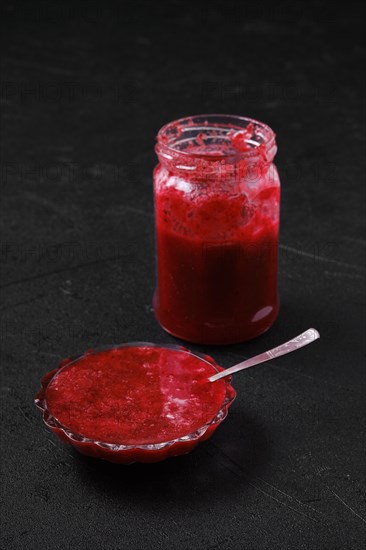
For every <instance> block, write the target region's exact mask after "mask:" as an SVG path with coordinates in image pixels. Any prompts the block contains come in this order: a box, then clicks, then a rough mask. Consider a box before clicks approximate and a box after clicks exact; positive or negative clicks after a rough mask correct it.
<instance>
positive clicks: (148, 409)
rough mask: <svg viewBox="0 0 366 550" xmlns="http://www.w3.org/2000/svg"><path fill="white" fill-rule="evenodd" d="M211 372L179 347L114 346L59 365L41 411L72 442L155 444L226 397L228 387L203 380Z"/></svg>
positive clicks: (201, 419)
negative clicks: (68, 434) (69, 434)
mask: <svg viewBox="0 0 366 550" xmlns="http://www.w3.org/2000/svg"><path fill="white" fill-rule="evenodd" d="M210 361H212V359H210ZM218 370H221V369H220V368H219V367H218V368H215V367H214V366H213V365H212V364H211V363H210V362H207V361H206V360H204V359H201V358H200V357H197V356H195V355H193V354H191V353H189V352H188V351H185V350H184V348H181V349H179V348H177V349H172V348H163V347H157V346H149V345H140V346H121V347H117V348H114V349H110V350H107V351H100V352H91V353H87V354H85V355H84V356H82V357H81V358H79V359H77V360H75V361H74V362H71V363H69V364H66V366H64V367H63V368H61V369H60V370H59V371H58V372H57V373H56V375H55V376H54V377H53V378H52V379H51V380H50V382H49V383H48V385H47V387H46V389H45V395H44V398H43V399H44V401H45V402H46V407H47V411H48V413H50V414H51V415H52V416H53V417H54V418H55V419H56V420H57V422H58V423H60V424H61V425H62V426H63V427H64V428H66V429H67V430H68V431H70V432H72V433H73V434H76V435H78V436H82V437H84V438H88V439H91V440H95V441H99V442H104V443H111V444H115V445H118V444H122V445H150V444H158V443H162V442H168V441H172V440H175V439H178V438H180V437H184V436H187V435H189V434H192V433H193V432H195V431H196V430H198V429H200V428H201V427H202V426H205V425H206V424H208V423H209V422H210V421H212V420H213V419H214V418H215V416H216V415H217V413H218V411H220V409H221V408H222V406H223V404H224V401H225V398H226V395H227V381H225V380H219V381H217V382H215V383H210V382H209V381H208V380H207V378H208V377H209V376H211V375H212V374H213V373H215V372H217V371H218Z"/></svg>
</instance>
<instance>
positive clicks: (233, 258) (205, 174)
mask: <svg viewBox="0 0 366 550" xmlns="http://www.w3.org/2000/svg"><path fill="white" fill-rule="evenodd" d="M276 151H277V147H276V142H275V134H274V132H273V131H272V130H271V129H270V128H269V127H268V126H266V125H265V124H262V123H261V122H257V121H255V120H251V119H248V118H244V117H237V116H231V115H200V116H194V117H190V118H185V119H181V120H177V121H174V122H171V123H169V124H167V125H166V126H164V127H163V128H162V129H161V130H160V131H159V133H158V136H157V145H156V153H157V156H158V159H159V164H158V165H157V167H156V168H155V171H154V196H155V222H156V253H157V288H156V292H155V295H154V310H155V315H156V318H157V320H158V321H159V322H160V324H161V325H162V327H163V328H164V329H165V330H166V331H168V332H169V333H171V334H173V335H174V336H177V337H179V338H182V339H183V340H188V341H190V342H195V343H200V344H230V343H235V342H241V341H244V340H248V339H251V338H254V337H255V336H258V335H259V334H261V333H262V332H264V331H265V330H267V329H268V328H269V327H270V326H271V325H272V323H273V322H274V320H275V318H276V316H277V314H278V293H277V256H278V230H279V206H280V181H279V177H278V173H277V169H276V167H275V165H274V164H273V159H274V156H275V154H276Z"/></svg>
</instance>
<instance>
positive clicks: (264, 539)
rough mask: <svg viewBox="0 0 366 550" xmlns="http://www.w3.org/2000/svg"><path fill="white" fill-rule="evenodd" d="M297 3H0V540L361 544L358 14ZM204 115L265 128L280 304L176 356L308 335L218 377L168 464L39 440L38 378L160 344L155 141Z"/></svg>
mask: <svg viewBox="0 0 366 550" xmlns="http://www.w3.org/2000/svg"><path fill="white" fill-rule="evenodd" d="M301 4H302V5H301ZM301 4H296V3H283V4H278V3H276V4H275V5H272V6H271V7H269V6H265V4H263V3H262V2H259V3H253V2H251V3H244V2H239V1H238V2H236V3H230V2H223V3H222V4H221V3H215V4H213V3H207V4H205V6H203V5H202V6H201V5H200V4H196V5H195V7H194V8H193V7H192V4H191V6H189V5H188V3H183V2H176V1H172V2H170V3H169V4H167V5H165V6H162V5H158V4H156V3H153V2H136V3H132V2H129V3H127V4H126V5H125V7H124V8H123V9H121V8H118V4H117V3H115V4H112V3H110V4H108V3H105V2H101V3H100V4H92V5H91V4H89V3H86V2H85V3H73V4H71V3H70V5H65V3H61V2H59V3H54V2H52V3H49V4H48V3H46V2H44V3H42V4H40V5H38V6H37V5H35V4H34V3H33V2H24V3H21V4H19V3H13V2H4V3H2V7H1V10H2V14H1V19H2V26H3V30H5V32H6V35H5V40H4V46H5V47H3V48H2V78H1V107H2V161H1V169H2V174H1V176H2V188H3V191H2V192H3V196H4V199H3V216H2V224H3V230H4V232H3V245H2V253H1V255H2V271H3V277H2V285H3V300H2V308H3V311H2V315H3V320H2V366H1V368H2V376H1V407H2V410H3V413H4V414H3V426H2V429H1V438H2V445H1V450H2V457H1V461H2V470H3V481H2V546H1V547H2V548H9V549H14V550H18V549H27V550H28V549H36V548H37V549H39V548H42V549H47V550H48V549H50V550H57V549H65V548H73V549H75V550H84V549H85V550H89V549H90V548H106V549H108V550H117V549H123V550H125V549H126V550H127V549H133V550H135V549H136V550H141V549H143V548H161V549H191V548H198V549H205V550H208V549H214V548H215V549H216V548H220V549H223V550H227V549H235V550H236V549H242V548H245V549H294V548H297V549H305V548H306V549H311V550H319V549H329V550H330V549H332V550H333V549H344V548H347V549H355V548H363V545H364V542H365V531H364V527H365V519H364V518H365V501H364V494H365V493H364V484H363V475H362V458H363V451H364V450H365V439H364V425H363V424H364V420H365V409H364V405H363V392H364V389H365V380H364V366H363V360H364V359H363V356H364V345H363V328H364V327H363V324H364V298H365V294H364V277H365V265H364V247H365V240H364V236H363V235H364V232H363V230H364V224H363V214H364V196H363V192H364V185H365V184H364V177H365V171H364V166H362V163H361V160H360V159H361V151H362V147H361V146H362V141H363V137H364V122H363V120H364V118H363V117H364V114H363V113H364V111H363V99H362V98H363V93H364V88H363V85H362V81H361V77H360V72H361V69H360V67H361V66H362V65H363V64H362V61H364V50H363V47H362V46H361V37H362V28H361V25H360V21H361V9H360V5H361V3H359V4H358V3H355V2H353V3H352V2H351V3H347V5H346V6H345V7H342V9H336V8H335V7H334V6H332V5H330V4H326V3H319V2H312V3H301ZM202 112H227V113H234V114H243V115H247V116H252V117H254V118H257V119H260V120H263V121H264V122H267V123H268V124H269V125H270V126H272V127H273V128H274V129H275V131H276V132H277V136H278V145H279V153H278V156H277V165H278V168H279V172H280V175H281V179H282V185H283V194H282V226H281V258H280V266H279V268H280V292H281V312H280V316H279V319H278V321H277V322H276V324H275V325H274V327H273V328H272V329H271V330H270V331H269V332H268V333H267V334H265V335H263V336H262V337H260V338H258V339H256V340H255V341H252V342H249V343H247V344H243V345H236V346H230V347H222V348H208V347H206V348H203V347H199V346H191V347H192V348H193V349H200V350H201V351H208V352H210V353H211V354H212V355H213V356H214V357H215V358H216V359H217V360H218V361H219V362H221V364H222V365H223V366H225V367H227V366H229V365H231V364H232V363H233V362H237V361H238V360H240V359H241V358H244V357H248V356H250V355H252V354H255V353H258V352H260V351H262V350H264V349H267V348H269V347H270V346H272V345H275V344H277V343H280V342H282V341H283V340H285V339H286V338H288V337H291V336H293V335H295V334H297V333H299V332H300V331H302V330H304V329H306V328H308V327H309V326H315V327H316V328H318V330H319V331H320V333H321V336H322V338H321V340H320V341H319V342H317V343H316V344H314V345H313V346H310V347H309V348H307V349H304V350H302V351H300V352H298V353H297V355H296V356H295V355H293V356H288V357H283V358H280V359H278V360H275V361H272V362H271V363H270V364H268V365H263V366H261V367H258V368H257V369H255V370H253V371H248V372H247V373H245V374H242V375H237V376H236V378H235V382H234V385H235V388H236V390H237V392H238V398H237V400H236V402H235V403H234V405H233V406H232V408H231V412H230V414H229V417H228V418H227V420H226V421H225V423H224V424H223V425H222V426H221V427H220V429H219V430H218V432H217V434H216V435H215V436H214V437H213V438H212V440H210V441H209V442H207V443H205V444H202V445H201V446H200V447H199V448H197V449H196V450H195V451H194V452H193V453H192V454H190V455H188V456H186V457H180V458H176V459H170V460H168V461H167V462H163V463H161V464H157V465H147V466H144V465H133V466H130V467H118V466H113V465H109V464H107V463H102V462H98V461H94V460H92V459H87V458H83V457H80V456H79V455H77V454H76V453H75V452H73V451H72V450H71V448H68V447H66V446H63V445H62V444H61V443H59V442H58V441H56V440H55V439H54V437H53V436H52V434H50V433H49V432H48V430H47V429H46V427H45V426H43V424H42V422H41V417H40V414H39V413H38V412H37V411H36V409H35V407H34V405H33V397H34V395H35V393H36V391H37V389H38V385H39V380H40V378H41V376H42V375H43V374H44V373H45V372H46V371H48V370H51V369H52V368H53V367H55V366H56V365H57V362H58V361H59V360H60V359H61V358H63V357H65V356H68V355H70V354H74V353H78V352H82V351H84V350H85V349H86V348H88V347H92V346H96V345H98V344H99V345H100V344H109V343H119V342H125V341H129V340H141V339H143V340H147V341H153V342H172V341H174V339H173V338H171V337H169V336H168V335H167V334H165V333H164V332H163V330H162V329H161V328H160V327H159V326H158V324H157V323H156V322H155V320H154V317H153V313H152V310H151V297H152V293H153V288H154V237H153V215H152V184H151V171H152V169H153V166H154V163H155V158H154V151H153V140H154V135H155V133H156V132H157V130H158V129H159V127H160V126H161V125H162V124H164V123H165V122H168V121H169V120H172V119H174V118H178V117H181V116H185V115H189V114H197V113H202Z"/></svg>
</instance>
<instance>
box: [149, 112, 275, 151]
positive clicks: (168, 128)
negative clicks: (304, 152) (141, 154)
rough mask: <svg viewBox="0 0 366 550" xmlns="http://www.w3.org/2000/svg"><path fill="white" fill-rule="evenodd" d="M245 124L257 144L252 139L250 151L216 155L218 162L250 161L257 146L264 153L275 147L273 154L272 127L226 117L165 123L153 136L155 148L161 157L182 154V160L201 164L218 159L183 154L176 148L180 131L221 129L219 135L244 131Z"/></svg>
mask: <svg viewBox="0 0 366 550" xmlns="http://www.w3.org/2000/svg"><path fill="white" fill-rule="evenodd" d="M249 124H253V126H254V127H255V130H256V133H257V135H258V137H259V138H260V140H261V141H258V142H254V141H253V140H252V145H253V146H252V148H251V149H249V150H246V151H240V150H238V151H231V152H225V151H223V153H222V154H220V158H221V159H222V160H227V159H244V158H252V157H255V156H257V155H258V147H259V146H260V145H262V147H264V148H265V149H266V151H267V152H268V153H270V152H271V151H272V150H273V148H275V149H274V154H275V152H276V134H275V132H274V131H273V130H272V128H270V127H269V126H268V125H267V124H265V123H263V122H260V121H259V120H256V119H254V118H249V117H244V116H240V115H230V114H203V115H193V116H190V117H183V118H179V119H177V120H173V121H171V122H168V123H167V124H165V125H164V126H162V128H160V130H159V132H158V134H157V136H156V141H157V144H156V149H157V152H158V153H159V154H162V155H163V156H166V157H167V158H170V159H171V158H173V157H174V156H177V155H179V156H180V155H182V156H184V157H185V158H188V157H191V158H196V159H204V160H205V161H210V160H212V161H217V160H218V156H217V155H214V154H209V153H205V152H203V151H194V150H193V151H192V150H189V151H185V150H184V149H180V148H179V147H178V146H177V145H178V144H179V138H180V137H181V135H182V134H183V133H184V132H188V131H193V130H200V131H202V132H204V131H205V130H218V129H221V130H222V131H223V132H225V131H226V133H228V132H230V131H231V130H237V131H240V130H245V129H246V128H247V127H248V126H249ZM224 135H225V133H223V136H224ZM183 141H184V140H181V143H182V142H183ZM274 154H273V156H274Z"/></svg>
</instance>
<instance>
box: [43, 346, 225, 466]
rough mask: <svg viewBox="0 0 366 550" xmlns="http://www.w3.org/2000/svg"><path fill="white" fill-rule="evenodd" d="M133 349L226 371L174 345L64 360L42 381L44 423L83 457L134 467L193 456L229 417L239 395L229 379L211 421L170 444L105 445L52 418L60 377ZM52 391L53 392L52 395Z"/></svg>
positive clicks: (100, 351)
mask: <svg viewBox="0 0 366 550" xmlns="http://www.w3.org/2000/svg"><path fill="white" fill-rule="evenodd" d="M131 347H134V348H137V349H142V348H144V349H149V350H155V351H157V348H159V349H161V350H164V353H168V350H172V351H174V353H176V352H179V353H184V354H188V355H189V357H190V358H192V359H194V358H195V360H197V359H198V360H199V361H201V362H203V363H204V365H202V366H204V367H205V369H206V371H207V366H208V365H209V372H210V373H211V372H212V374H214V373H215V372H220V371H222V370H223V369H222V368H221V367H220V366H218V365H217V364H216V363H215V361H214V360H213V359H212V358H211V357H209V356H207V355H201V354H198V353H192V352H191V351H189V350H188V349H186V348H184V347H180V346H174V345H156V344H150V343H145V342H134V343H129V344H122V345H119V346H113V347H110V348H103V349H98V350H90V351H88V352H86V353H85V354H83V355H80V356H77V357H71V358H68V359H65V360H64V361H62V362H61V364H60V366H59V367H58V368H57V369H54V370H53V371H51V372H49V373H48V374H46V375H45V376H44V377H43V379H42V382H41V389H40V391H39V392H38V394H37V395H36V398H35V404H36V405H37V407H39V408H40V409H41V410H42V411H43V420H44V422H45V424H46V425H47V426H48V427H49V428H50V429H51V430H52V432H53V433H54V434H55V435H56V436H57V437H58V438H59V439H61V440H62V441H63V442H65V443H68V444H71V445H72V446H73V447H74V448H75V449H77V450H78V451H79V452H80V453H82V454H85V455H89V456H93V457H97V458H102V459H105V460H108V461H110V462H115V463H119V464H131V463H133V462H159V461H161V460H164V459H166V458H168V457H171V456H177V455H181V454H186V453H188V452H190V451H191V450H192V449H193V448H194V447H195V446H196V445H197V444H198V443H200V442H201V441H204V440H206V439H208V438H209V437H210V436H211V435H212V434H213V433H214V431H215V430H216V428H217V427H218V426H219V424H221V422H222V421H223V420H224V419H225V417H226V415H227V413H228V408H229V406H230V405H231V403H232V402H233V401H234V399H235V396H236V392H235V390H234V389H233V387H232V386H231V384H230V381H231V379H230V378H228V379H226V378H224V379H223V380H222V381H220V382H221V383H222V384H223V386H222V388H223V391H222V394H220V396H221V395H222V400H221V398H220V403H217V410H215V411H214V414H213V416H212V417H210V419H209V420H208V421H207V419H206V421H205V423H204V424H202V425H199V426H198V427H197V426H195V429H194V431H191V432H189V433H187V434H184V435H182V434H181V433H179V436H177V437H174V438H169V440H167V441H159V442H154V443H152V442H149V443H148V444H139V443H133V444H129V442H128V441H126V444H124V443H121V442H112V441H110V440H109V441H103V440H102V439H103V438H101V439H97V438H96V437H87V436H86V435H83V434H82V433H77V431H75V429H71V428H70V425H69V426H67V425H66V424H67V422H66V423H65V422H60V420H59V419H58V418H56V415H55V414H53V412H52V410H51V409H52V403H51V405H50V401H52V399H51V400H50V395H51V396H52V391H53V392H54V386H55V381H56V382H57V377H58V376H60V373H62V376H63V378H64V379H65V374H66V376H67V375H68V374H67V372H66V369H68V370H69V375H70V369H71V368H73V369H74V370H75V367H78V365H82V364H84V365H85V364H86V362H87V361H88V360H90V358H94V359H95V358H96V357H97V354H103V353H104V354H105V355H106V354H108V353H113V352H114V353H119V350H125V348H131ZM59 380H60V379H59ZM61 380H62V379H61ZM50 386H51V388H50ZM52 388H53V390H52V391H50V390H51V389H52ZM47 390H49V391H48V393H49V395H48V394H47ZM53 406H54V405H53ZM124 421H125V419H124ZM70 424H72V422H70Z"/></svg>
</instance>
